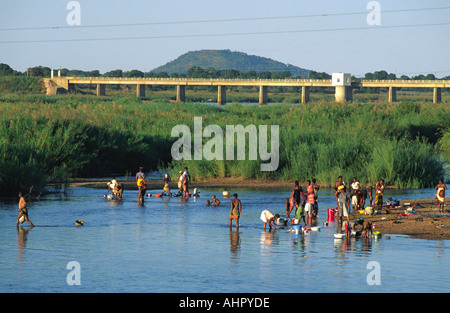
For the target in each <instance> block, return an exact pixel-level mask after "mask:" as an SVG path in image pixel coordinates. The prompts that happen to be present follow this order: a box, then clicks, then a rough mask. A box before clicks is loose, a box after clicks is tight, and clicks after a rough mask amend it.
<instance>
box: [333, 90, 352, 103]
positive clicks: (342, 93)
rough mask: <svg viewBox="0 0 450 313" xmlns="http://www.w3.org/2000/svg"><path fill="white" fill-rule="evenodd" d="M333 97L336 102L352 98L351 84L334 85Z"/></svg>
mask: <svg viewBox="0 0 450 313" xmlns="http://www.w3.org/2000/svg"><path fill="white" fill-rule="evenodd" d="M335 88H336V89H335V94H334V98H335V101H336V102H337V103H344V102H347V101H352V100H353V94H352V87H351V86H336V87H335Z"/></svg>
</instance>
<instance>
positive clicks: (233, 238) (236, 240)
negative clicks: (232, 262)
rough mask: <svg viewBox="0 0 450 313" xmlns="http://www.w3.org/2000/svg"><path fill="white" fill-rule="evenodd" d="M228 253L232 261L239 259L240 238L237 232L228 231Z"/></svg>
mask: <svg viewBox="0 0 450 313" xmlns="http://www.w3.org/2000/svg"><path fill="white" fill-rule="evenodd" d="M229 239H230V252H231V258H232V259H238V258H239V252H240V251H241V238H240V235H239V231H237V230H231V229H230V235H229Z"/></svg>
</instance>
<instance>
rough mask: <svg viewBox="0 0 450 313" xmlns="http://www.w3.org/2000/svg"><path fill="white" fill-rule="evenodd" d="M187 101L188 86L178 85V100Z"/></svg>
mask: <svg viewBox="0 0 450 313" xmlns="http://www.w3.org/2000/svg"><path fill="white" fill-rule="evenodd" d="M185 101H186V86H185V85H177V102H185Z"/></svg>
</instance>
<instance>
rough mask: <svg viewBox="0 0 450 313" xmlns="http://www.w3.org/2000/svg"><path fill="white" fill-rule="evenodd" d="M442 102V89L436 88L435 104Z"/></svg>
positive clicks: (434, 90)
mask: <svg viewBox="0 0 450 313" xmlns="http://www.w3.org/2000/svg"><path fill="white" fill-rule="evenodd" d="M441 101H442V97H441V88H439V87H434V88H433V103H434V104H436V103H440V102H441Z"/></svg>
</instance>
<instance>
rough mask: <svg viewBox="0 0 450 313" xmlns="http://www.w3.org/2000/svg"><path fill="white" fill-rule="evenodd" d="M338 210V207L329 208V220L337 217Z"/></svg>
mask: <svg viewBox="0 0 450 313" xmlns="http://www.w3.org/2000/svg"><path fill="white" fill-rule="evenodd" d="M336 212H337V208H334V209H327V213H328V220H329V221H332V220H334V218H335V216H336Z"/></svg>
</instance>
